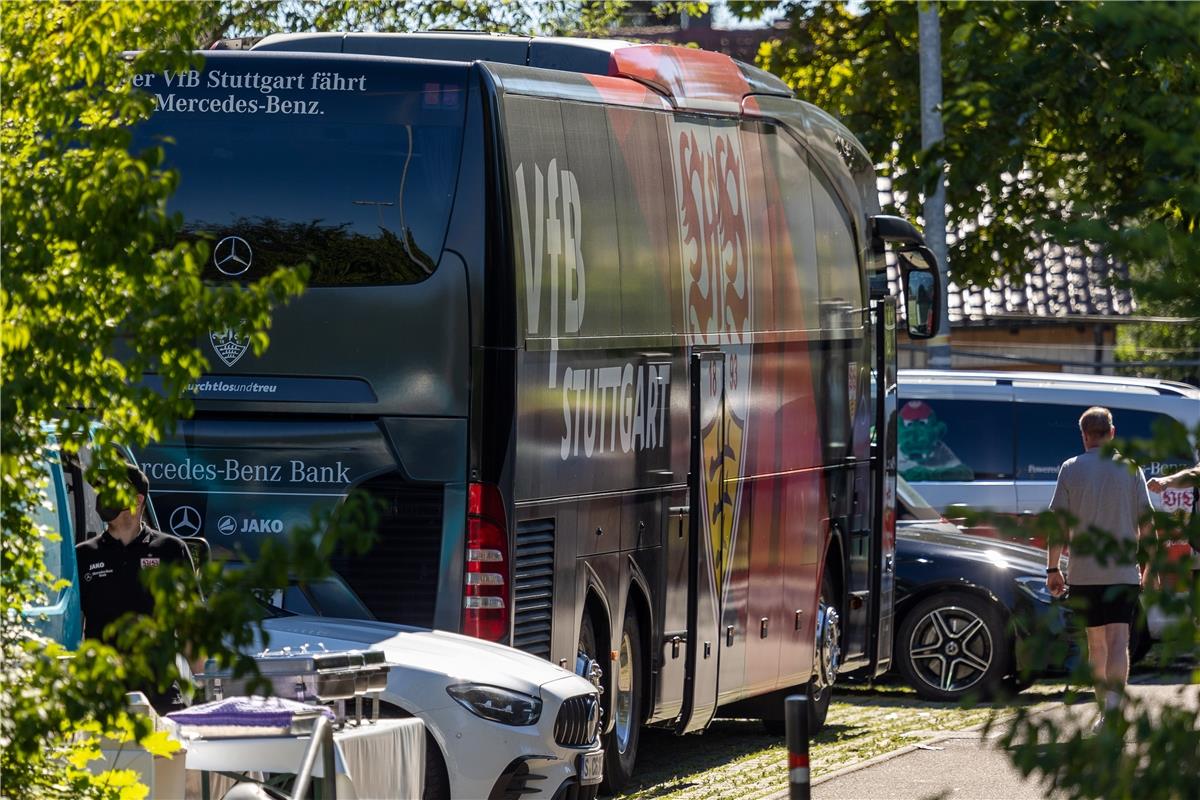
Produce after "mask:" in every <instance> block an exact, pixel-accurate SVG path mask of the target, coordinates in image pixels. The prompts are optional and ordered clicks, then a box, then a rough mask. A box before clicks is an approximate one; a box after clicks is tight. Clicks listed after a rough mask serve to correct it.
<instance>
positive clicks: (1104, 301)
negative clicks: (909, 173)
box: [879, 179, 1137, 325]
mask: <svg viewBox="0 0 1200 800" xmlns="http://www.w3.org/2000/svg"><path fill="white" fill-rule="evenodd" d="M879 184H880V191H879V204H880V206H881V207H883V208H887V207H888V206H890V205H892V204H893V197H892V191H891V184H890V181H888V180H887V179H880V181H879ZM960 235H961V234H960ZM948 238H949V240H950V242H951V243H953V242H954V241H955V240H956V238H957V236H956V235H955V234H954V233H951V234H950V235H949V237H948ZM1026 263H1027V264H1028V267H1029V269H1028V272H1026V273H1025V274H1024V275H1022V276H1020V277H1016V278H998V279H996V280H995V281H993V282H992V284H991V285H990V286H971V287H963V286H960V285H958V284H957V283H955V281H954V264H953V262H951V264H950V290H949V294H948V297H947V301H948V310H949V316H950V322H951V324H953V325H977V324H981V323H984V322H994V321H997V320H998V319H1003V320H1005V321H1007V322H1020V321H1022V320H1024V321H1035V320H1036V321H1043V322H1064V321H1067V320H1072V321H1079V322H1082V321H1084V319H1083V318H1087V321H1089V322H1095V321H1097V319H1101V318H1103V319H1112V320H1113V321H1117V320H1118V319H1120V318H1125V317H1130V316H1133V315H1134V314H1136V312H1137V303H1136V302H1135V301H1134V299H1133V293H1132V292H1131V291H1130V290H1129V289H1128V288H1118V287H1116V286H1114V285H1113V282H1114V281H1116V282H1120V281H1123V280H1125V279H1127V278H1128V277H1129V267H1128V266H1127V265H1125V264H1121V263H1119V262H1116V261H1113V260H1112V259H1110V258H1107V257H1106V256H1104V255H1103V254H1101V253H1100V252H1099V249H1098V248H1097V249H1091V250H1089V249H1086V248H1079V247H1064V246H1063V245H1060V244H1057V243H1055V242H1049V241H1046V242H1042V243H1041V244H1040V245H1037V246H1035V247H1032V248H1030V250H1029V251H1028V252H1027V253H1026ZM899 281H900V277H899V271H898V270H897V269H896V267H895V266H894V265H889V266H888V282H889V284H890V285H891V288H892V290H893V291H897V290H898V289H899V286H900V282H899Z"/></svg>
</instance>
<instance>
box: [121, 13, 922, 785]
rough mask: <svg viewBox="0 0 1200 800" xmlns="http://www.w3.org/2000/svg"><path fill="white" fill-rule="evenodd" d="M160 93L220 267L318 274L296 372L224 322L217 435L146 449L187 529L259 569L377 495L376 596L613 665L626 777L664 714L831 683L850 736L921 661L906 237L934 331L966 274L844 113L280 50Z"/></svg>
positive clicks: (611, 57)
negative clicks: (901, 378) (643, 737)
mask: <svg viewBox="0 0 1200 800" xmlns="http://www.w3.org/2000/svg"><path fill="white" fill-rule="evenodd" d="M138 83H139V85H140V86H142V87H143V88H144V89H145V90H146V91H148V92H150V93H151V94H152V95H153V97H154V99H155V103H156V109H157V110H156V112H155V113H154V115H153V117H152V119H151V120H150V121H149V122H148V123H146V124H145V125H143V126H142V127H141V128H140V129H139V130H138V131H137V142H138V143H139V144H141V145H150V144H158V145H159V146H162V147H163V148H164V149H165V152H166V155H167V160H168V163H169V165H170V166H171V167H173V168H174V169H177V170H178V171H179V174H180V181H179V188H178V191H177V193H176V195H175V196H174V200H173V203H174V209H175V210H177V211H179V212H180V213H181V214H182V215H183V217H184V219H185V227H184V235H185V236H188V237H192V238H197V237H202V238H204V239H206V240H207V241H208V242H209V243H210V246H211V253H212V258H211V260H210V263H209V264H208V265H207V267H206V277H207V278H208V279H211V280H212V281H226V282H241V281H252V280H254V279H255V278H256V277H259V276H262V275H263V274H264V273H265V272H267V271H269V270H272V269H274V268H275V267H277V266H281V265H293V264H298V263H301V262H304V263H307V264H308V265H310V267H311V278H310V286H309V288H308V290H307V291H306V293H305V294H304V295H303V296H302V297H301V298H299V299H298V300H297V301H295V302H293V303H291V304H290V305H288V306H287V307H285V308H283V309H281V310H280V311H279V312H278V313H277V315H276V319H275V322H274V327H273V329H272V330H271V340H272V344H271V347H270V349H269V350H268V351H267V352H266V353H265V354H264V355H262V356H261V357H256V356H254V355H253V353H251V352H250V351H249V348H248V340H247V332H246V331H244V330H239V329H237V328H236V326H235V327H233V328H230V329H227V330H214V331H212V332H211V336H210V342H208V343H206V346H210V347H211V355H212V363H213V365H214V366H215V367H216V369H214V370H213V372H212V373H211V374H209V375H207V376H205V377H204V379H203V380H201V381H199V382H197V384H196V385H195V386H194V387H192V388H193V391H194V394H195V398H196V405H197V413H196V415H195V418H194V419H191V420H188V421H186V422H184V423H182V425H181V428H180V429H179V433H178V436H177V437H176V438H175V439H173V440H171V441H168V442H163V443H161V444H160V445H159V446H156V447H153V448H150V449H148V450H146V451H145V452H143V453H141V454H140V455H139V458H140V460H141V462H142V466H143V468H144V469H145V471H146V473H147V474H148V475H149V477H150V479H151V481H152V482H153V485H154V495H155V502H156V504H157V506H158V509H159V512H160V513H159V516H160V517H161V518H162V519H163V520H164V521H165V522H166V526H167V527H168V529H169V530H171V531H173V532H174V533H177V534H184V535H187V534H193V535H195V534H198V535H202V536H204V537H206V538H207V539H208V541H209V542H210V544H211V547H212V549H213V551H214V552H215V553H220V552H221V551H229V552H233V551H237V550H239V549H240V550H242V551H244V552H245V553H247V554H249V555H250V556H252V555H253V553H254V550H255V547H256V543H258V542H260V541H262V540H263V539H265V538H267V537H271V536H278V535H281V534H282V533H284V532H285V531H287V530H288V529H290V528H291V527H292V526H294V525H297V524H299V523H303V522H307V521H308V520H309V519H310V512H311V510H312V508H313V506H314V505H321V504H325V505H329V504H335V503H337V502H338V501H339V500H340V499H341V498H343V497H344V496H345V495H346V494H347V492H348V491H349V490H350V489H351V488H356V489H361V490H364V491H367V492H370V493H371V494H373V495H375V496H376V497H378V498H380V499H381V501H382V506H383V508H384V513H383V515H382V519H381V522H380V525H379V529H378V532H377V533H378V539H377V541H376V543H375V544H374V546H373V550H372V551H371V552H370V553H369V555H367V556H365V557H357V558H350V557H344V558H343V557H339V558H338V559H337V561H336V563H335V564H334V567H335V569H336V570H337V572H338V574H339V575H340V576H341V578H342V579H343V580H344V581H345V582H346V583H347V584H348V585H349V587H350V588H352V589H353V591H354V592H355V593H357V595H358V596H359V597H360V598H361V599H362V601H363V602H364V603H365V605H366V606H367V607H368V608H369V609H370V611H371V612H372V613H373V614H374V615H375V617H377V618H378V619H380V620H385V621H392V622H399V623H405V624H411V625H419V626H429V627H433V628H439V629H444V630H447V631H458V632H462V633H466V634H470V635H472V636H477V637H482V638H485V639H489V640H492V641H496V642H503V643H508V644H511V645H512V646H514V647H518V648H522V649H524V650H527V651H529V652H532V653H537V654H539V655H542V656H544V657H545V658H548V659H551V660H552V661H554V662H556V663H559V664H562V665H564V666H567V667H568V668H578V669H580V670H581V671H582V672H584V673H585V674H588V675H590V676H591V677H593V679H595V680H597V681H598V682H599V684H600V686H601V689H602V693H603V694H602V697H603V703H604V711H605V721H606V722H605V724H606V736H607V739H606V750H607V751H608V756H607V763H606V773H607V776H608V781H609V784H610V785H611V786H614V787H615V786H619V785H620V784H622V783H623V782H624V781H625V780H626V779H627V778H628V776H629V775H630V773H631V771H632V770H633V765H634V758H635V754H636V751H637V744H638V733H639V730H640V728H641V727H642V726H644V725H647V724H652V725H661V726H667V727H673V728H674V729H675V730H676V731H678V732H680V733H683V732H687V731H694V730H698V729H702V728H704V727H705V726H706V725H708V723H709V722H710V721H711V720H712V719H713V717H714V715H715V714H716V713H717V711H718V709H725V710H728V711H730V712H732V713H737V714H742V715H756V716H759V717H762V718H764V719H766V720H768V721H769V722H774V723H775V724H776V725H777V724H779V720H780V719H781V717H782V708H783V704H782V700H781V698H782V696H783V695H784V694H785V693H787V692H792V691H796V690H797V689H798V687H799V688H800V689H807V691H808V692H809V693H810V695H811V696H812V698H813V703H812V705H813V707H814V718H815V721H816V722H817V723H818V724H819V723H820V722H821V721H822V720H823V718H824V714H825V710H826V708H827V707H828V703H829V696H830V687H831V684H832V683H833V681H834V678H835V676H836V674H837V672H838V671H839V670H842V671H845V670H864V671H866V672H867V673H869V674H871V675H874V674H878V673H880V672H882V671H883V670H884V669H886V668H887V667H888V664H889V661H890V657H891V641H892V632H891V591H892V588H891V587H892V575H891V571H892V552H893V534H892V525H891V519H892V511H891V509H892V505H893V501H892V493H893V488H892V487H893V484H892V481H893V477H892V476H893V474H894V470H895V463H896V462H895V441H894V436H893V430H894V427H893V426H889V425H886V424H884V419H885V414H886V413H887V412H888V408H889V397H890V396H891V394H892V391H893V388H894V384H895V379H894V367H893V364H894V357H895V349H894V342H893V337H894V333H895V330H894V329H895V319H896V312H895V308H896V303H895V300H894V299H893V298H891V297H887V296H885V295H886V292H887V279H886V278H887V269H888V266H887V264H886V259H885V242H893V243H894V247H893V250H894V251H895V253H896V258H897V261H896V266H897V267H898V268H899V269H900V270H901V272H902V273H903V276H904V280H903V283H904V284H905V286H906V289H907V292H908V297H907V302H908V306H907V311H908V313H907V314H906V315H905V316H906V317H907V320H908V323H909V325H910V326H911V327H912V328H913V333H914V335H916V336H921V335H927V334H928V333H929V332H930V331H932V330H936V319H935V316H936V309H937V307H938V304H937V297H938V293H939V291H940V287H939V285H938V282H937V278H936V268H935V265H934V264H933V260H932V257H931V256H930V255H929V253H928V250H927V248H925V247H924V244H923V242H922V241H921V237H920V235H919V234H918V233H917V232H916V230H915V229H914V228H913V227H912V226H911V225H909V224H908V223H906V222H904V221H903V220H899V219H897V218H894V217H886V216H882V215H880V214H879V205H878V200H877V195H876V184H875V175H874V172H873V169H872V163H871V161H870V159H869V158H868V156H867V154H866V153H865V152H864V151H863V149H862V147H861V145H860V144H859V143H858V142H857V141H856V140H855V138H854V137H853V136H852V135H851V134H850V133H849V131H847V130H846V129H845V128H844V127H843V126H842V125H840V124H839V123H838V122H837V121H835V120H834V119H833V118H831V117H830V116H829V115H827V114H825V113H823V112H822V111H820V110H818V109H817V108H815V107H813V106H811V105H809V104H807V103H803V102H800V101H798V100H796V99H794V98H793V96H792V92H791V91H790V89H789V88H788V87H787V86H786V85H784V84H783V83H782V82H780V81H779V80H778V79H776V78H774V77H772V76H771V75H769V74H767V73H765V72H763V71H761V70H758V69H755V68H753V67H750V66H746V65H744V64H739V63H736V62H734V61H732V60H730V59H729V58H728V57H726V56H723V55H718V54H715V53H710V52H704V51H698V50H689V49H680V48H670V47H663V46H657V45H637V46H635V45H629V44H627V43H624V42H615V41H595V40H572V39H537V38H535V39H527V38H519V37H500V36H484V35H465V34H454V35H452V34H410V35H398V34H316V35H304V36H273V37H269V38H268V39H266V40H264V41H262V42H260V43H258V44H257V45H256V46H254V47H252V48H250V49H249V51H248V52H227V51H215V52H210V53H208V54H207V57H206V58H205V59H204V65H203V67H202V68H197V69H196V70H194V71H189V72H184V73H182V74H172V73H163V74H152V75H142V76H139V78H138ZM150 379H151V380H153V376H151V378H150ZM875 387H878V389H876V388H875ZM318 610H319V609H318ZM530 769H532V770H534V771H536V766H531V767H530Z"/></svg>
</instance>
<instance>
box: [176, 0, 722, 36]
mask: <svg viewBox="0 0 1200 800" xmlns="http://www.w3.org/2000/svg"><path fill="white" fill-rule="evenodd" d="M645 5H650V6H651V7H652V10H653V11H654V13H656V14H658V15H660V16H665V15H667V14H673V13H679V12H680V11H685V10H690V11H693V12H700V11H706V10H707V9H708V4H707V3H701V2H687V1H685V0H675V1H668V2H660V3H652V4H647V3H636V2H633V0H508V2H496V0H333V2H329V1H328V0H288V1H286V2H280V0H232V2H230V1H229V0H226V2H221V3H217V2H210V3H208V6H209V13H208V14H207V15H206V17H205V18H204V20H203V24H202V26H201V27H200V28H199V29H197V33H196V41H197V43H198V44H199V45H200V46H201V47H207V46H209V45H211V44H212V43H213V42H216V41H217V40H219V39H221V38H223V37H231V36H262V35H264V34H268V33H299V32H305V31H422V30H435V29H463V30H477V31H485V32H488V33H518V34H536V35H542V36H546V35H555V34H567V33H575V34H602V33H604V32H605V31H606V30H607V29H608V28H610V27H612V26H613V25H615V24H617V23H619V22H620V21H621V20H622V19H623V17H624V15H625V14H626V13H627V12H629V11H630V10H631V9H632V8H634V7H635V6H645Z"/></svg>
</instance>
